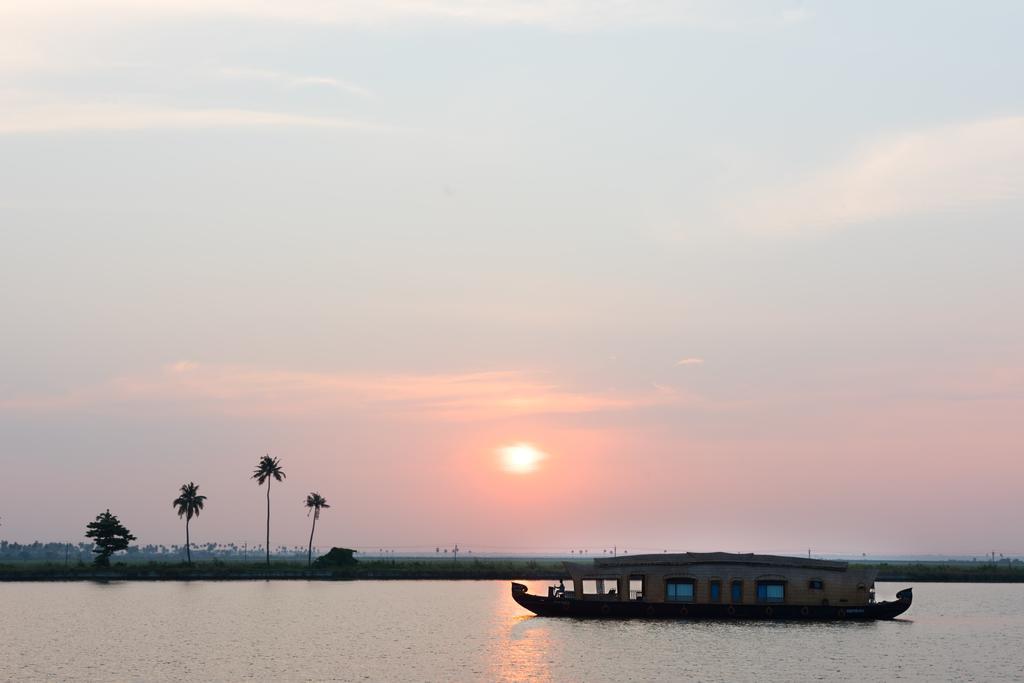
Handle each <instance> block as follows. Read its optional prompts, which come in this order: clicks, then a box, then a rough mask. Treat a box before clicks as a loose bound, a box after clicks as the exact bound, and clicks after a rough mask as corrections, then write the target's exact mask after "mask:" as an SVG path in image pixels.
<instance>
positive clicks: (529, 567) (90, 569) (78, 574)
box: [0, 548, 1024, 583]
mask: <svg viewBox="0 0 1024 683" xmlns="http://www.w3.org/2000/svg"><path fill="white" fill-rule="evenodd" d="M300 557H301V556H300ZM125 559H127V560H129V561H127V562H117V563H114V564H112V565H110V566H100V565H99V564H97V565H96V566H93V565H90V564H87V563H85V562H82V561H77V562H75V561H72V562H71V563H70V564H64V563H62V562H33V561H23V562H18V561H13V562H11V561H6V562H0V581H76V580H82V581H90V580H91V581H168V580H170V581H174V580H183V581H189V580H191V581H197V580H206V581H211V580H212V581H217V580H224V581H230V580H260V579H307V580H324V581H330V580H358V579H375V580H388V579H442V580H443V579H448V580H465V579H477V580H513V579H535V580H554V579H558V578H563V577H565V569H564V568H563V567H562V562H561V560H557V559H553V558H547V559H532V560H531V559H518V558H516V559H508V558H473V559H471V560H466V561H460V562H453V561H451V559H444V560H440V559H435V558H419V559H416V558H405V559H373V560H362V561H358V562H357V561H356V560H355V559H354V558H352V551H351V550H350V549H348V548H332V549H331V552H329V553H327V554H325V555H324V556H322V557H320V558H318V559H317V560H315V561H314V562H313V566H312V567H309V566H308V565H307V563H306V562H303V561H302V560H301V559H291V560H272V561H271V563H270V564H269V565H268V564H266V563H265V562H264V561H260V562H242V561H227V562H225V561H223V560H219V559H214V560H197V561H196V562H195V563H194V564H193V565H189V564H188V563H187V562H154V561H134V562H133V561H131V560H130V556H128V557H126V558H125ZM861 566H877V567H878V568H879V571H880V573H879V576H878V580H879V581H900V582H904V581H907V582H915V583H921V582H929V581H936V582H937V581H945V582H968V583H986V582H1011V583H1024V563H1022V562H1013V563H1003V564H1001V565H999V566H993V565H992V564H989V563H981V562H973V563H944V562H936V563H915V564H911V563H908V564H894V563H883V564H878V565H861Z"/></svg>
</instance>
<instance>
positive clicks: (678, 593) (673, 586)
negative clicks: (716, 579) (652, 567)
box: [665, 579, 693, 602]
mask: <svg viewBox="0 0 1024 683" xmlns="http://www.w3.org/2000/svg"><path fill="white" fill-rule="evenodd" d="M665 599H666V600H672V601H675V602H693V581H689V580H686V581H679V580H672V579H670V580H669V581H668V582H667V583H666V584H665Z"/></svg>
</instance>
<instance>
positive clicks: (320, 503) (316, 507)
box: [268, 489, 337, 567]
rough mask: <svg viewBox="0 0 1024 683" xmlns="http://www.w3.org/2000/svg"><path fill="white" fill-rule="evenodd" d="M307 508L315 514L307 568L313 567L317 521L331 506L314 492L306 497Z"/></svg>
mask: <svg viewBox="0 0 1024 683" xmlns="http://www.w3.org/2000/svg"><path fill="white" fill-rule="evenodd" d="M268 490H269V489H268ZM306 507H307V508H309V512H312V513H313V528H312V529H311V530H310V532H309V551H308V552H307V553H306V566H307V567H312V566H313V533H314V532H315V531H316V520H318V519H320V510H322V509H323V508H329V507H331V506H330V505H328V504H327V499H326V498H324V497H323V496H321V495H320V494H319V493H317V492H315V491H314V492H313V493H311V494H309V495H308V496H306ZM306 515H307V516H308V515H309V513H308V512H307V513H306ZM334 550H337V548H332V549H331V551H332V552H333V551H334Z"/></svg>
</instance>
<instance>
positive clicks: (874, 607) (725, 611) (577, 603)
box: [512, 583, 913, 621]
mask: <svg viewBox="0 0 1024 683" xmlns="http://www.w3.org/2000/svg"><path fill="white" fill-rule="evenodd" d="M897 597H898V599H897V600H893V601H889V602H873V603H870V604H867V605H857V606H849V607H847V606H843V605H763V604H754V605H750V604H747V605H729V604H719V603H715V604H697V603H685V604H680V603H672V602H641V601H624V600H599V599H590V598H588V599H585V600H578V599H576V598H572V597H564V598H558V597H546V596H542V595H533V594H531V593H528V592H527V589H526V586H524V585H523V584H521V583H513V584H512V599H513V600H515V601H516V602H517V603H519V604H520V605H522V606H523V607H525V608H526V609H528V610H530V611H531V612H533V613H534V614H537V615H539V616H542V617H577V618H594V619H771V620H783V619H788V620H795V621H801V620H802V621H871V620H876V619H894V618H896V617H898V616H899V615H901V614H903V613H904V612H906V611H907V609H909V608H910V604H911V603H912V602H913V593H912V592H911V589H909V588H908V589H906V590H902V591H900V592H899V593H898V594H897Z"/></svg>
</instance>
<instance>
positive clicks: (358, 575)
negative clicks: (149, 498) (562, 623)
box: [0, 553, 565, 581]
mask: <svg viewBox="0 0 1024 683" xmlns="http://www.w3.org/2000/svg"><path fill="white" fill-rule="evenodd" d="M193 555H194V553H193ZM563 576H565V570H564V569H563V567H562V563H561V562H558V561H553V560H541V561H538V560H494V559H479V558H473V559H460V560H458V561H455V560H448V561H439V560H435V559H431V558H423V559H418V560H413V559H403V560H399V559H390V560H386V559H373V560H369V561H367V560H363V561H360V562H356V563H353V564H350V565H345V566H326V567H325V566H320V565H318V564H317V563H315V562H314V564H313V566H312V567H307V565H306V563H305V562H303V561H300V560H280V559H279V560H275V561H272V562H271V563H270V565H269V566H268V565H266V564H265V563H264V562H263V561H262V560H261V561H259V562H240V561H233V562H225V561H223V560H219V559H213V560H208V561H195V557H193V565H191V566H189V565H188V564H187V563H184V562H166V561H164V562H157V561H150V562H115V563H112V564H111V565H110V566H109V567H97V566H95V565H94V564H92V563H89V562H85V561H84V560H83V561H82V562H80V563H79V562H69V563H67V564H64V563H63V562H52V561H51V562H31V561H21V562H14V563H4V562H2V561H0V581H73V580H101V581H103V580H106V581H122V580H136V581H161V580H172V581H173V580H214V581H216V580H246V579H319V580H346V579H509V580H511V579H557V578H560V577H563Z"/></svg>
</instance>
